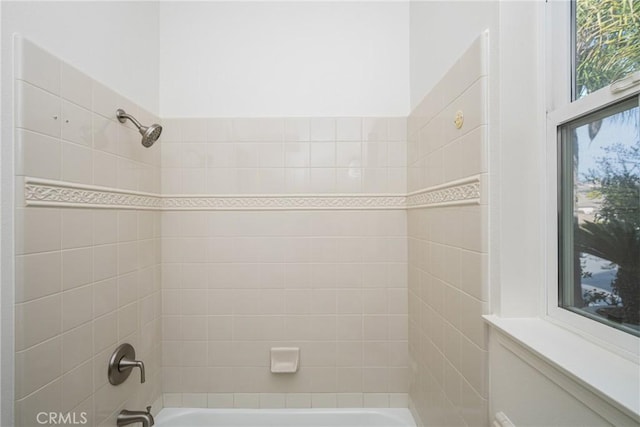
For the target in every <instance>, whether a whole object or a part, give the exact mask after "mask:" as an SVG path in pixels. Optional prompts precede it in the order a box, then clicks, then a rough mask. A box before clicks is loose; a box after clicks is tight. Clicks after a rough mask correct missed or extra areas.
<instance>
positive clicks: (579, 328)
mask: <svg viewBox="0 0 640 427" xmlns="http://www.w3.org/2000/svg"><path fill="white" fill-rule="evenodd" d="M546 18H547V23H548V27H547V31H546V50H547V66H546V72H547V103H546V104H547V120H546V124H547V141H546V142H547V143H546V165H547V172H546V177H547V183H546V186H545V188H546V195H547V200H546V211H545V212H546V221H545V222H546V224H547V233H546V234H547V236H546V237H547V248H546V251H545V252H546V254H547V256H546V279H547V280H546V282H547V284H548V286H547V288H546V310H545V313H544V318H545V319H546V320H548V321H550V322H552V323H555V324H558V325H559V326H562V327H564V328H566V329H569V330H571V331H573V332H576V333H578V334H580V335H581V336H583V337H585V338H587V339H589V340H591V341H593V342H595V343H597V344H599V345H601V346H604V347H606V348H607V349H609V350H611V351H613V352H615V353H617V354H619V355H621V356H623V357H625V358H627V359H629V360H632V361H634V362H636V363H637V361H638V358H639V357H640V338H638V337H636V336H633V335H632V334H629V333H626V332H624V331H621V330H618V329H616V328H613V327H611V326H608V325H606V324H603V323H600V322H598V321H596V320H593V319H590V318H588V317H585V316H582V315H580V314H577V313H574V312H572V311H570V310H567V309H564V308H561V307H559V305H558V293H559V289H560V288H559V287H560V286H561V284H560V282H559V279H558V262H559V261H558V259H559V258H558V255H559V253H558V238H559V236H558V212H559V211H558V142H559V141H558V138H559V137H558V127H559V126H561V125H562V124H564V123H567V122H570V121H572V120H574V119H576V118H579V117H581V116H584V115H586V114H589V113H591V112H594V111H597V110H600V109H603V108H605V107H607V106H609V105H611V104H614V103H616V102H619V101H621V100H623V99H626V98H629V97H632V96H638V97H639V99H640V82H638V84H634V85H630V87H627V88H626V89H621V90H616V91H615V92H614V91H612V90H611V86H607V87H605V88H602V89H600V90H598V91H596V92H593V93H591V94H589V95H587V96H585V97H583V98H581V99H578V100H576V101H573V102H571V90H572V86H573V83H572V81H571V79H572V75H571V69H572V67H571V66H572V64H571V62H572V59H571V58H572V54H571V44H570V43H571V41H572V37H571V33H572V31H573V29H572V25H573V24H572V23H571V21H570V19H571V1H566V0H565V1H549V2H548V3H547V10H546Z"/></svg>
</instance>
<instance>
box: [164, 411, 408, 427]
mask: <svg viewBox="0 0 640 427" xmlns="http://www.w3.org/2000/svg"><path fill="white" fill-rule="evenodd" d="M155 425H156V426H157V427H178V426H179V427H205V426H213V427H216V426H224V427H249V426H251V427H267V426H269V427H271V426H273V427H275V426H278V427H415V426H416V423H415V421H414V420H413V417H412V416H411V413H410V412H409V409H406V408H390V409H387V408H384V409H377V408H376V409H363V408H354V409H191V408H164V409H162V410H161V411H160V413H159V414H158V416H157V417H156V424H155Z"/></svg>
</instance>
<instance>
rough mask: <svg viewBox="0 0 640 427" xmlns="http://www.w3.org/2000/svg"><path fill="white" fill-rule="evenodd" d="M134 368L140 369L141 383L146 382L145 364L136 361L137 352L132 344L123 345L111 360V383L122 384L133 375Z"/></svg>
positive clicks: (109, 375)
mask: <svg viewBox="0 0 640 427" xmlns="http://www.w3.org/2000/svg"><path fill="white" fill-rule="evenodd" d="M132 368H140V382H141V383H143V382H145V373H144V363H142V361H141V360H136V351H135V349H134V348H133V346H132V345H131V344H127V343H125V344H122V345H120V346H119V347H118V348H116V350H115V351H114V352H113V354H112V355H111V358H110V359H109V369H108V371H107V375H108V377H109V382H110V383H111V384H113V385H119V384H122V383H123V382H124V381H125V380H126V379H127V378H129V375H131V370H132Z"/></svg>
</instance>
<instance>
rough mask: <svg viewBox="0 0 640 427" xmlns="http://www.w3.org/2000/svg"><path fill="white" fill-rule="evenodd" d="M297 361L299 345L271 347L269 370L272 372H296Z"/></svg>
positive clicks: (298, 359) (298, 358)
mask: <svg viewBox="0 0 640 427" xmlns="http://www.w3.org/2000/svg"><path fill="white" fill-rule="evenodd" d="M299 361H300V348H299V347H272V348H271V372H272V373H274V374H293V373H295V372H297V371H298V364H299Z"/></svg>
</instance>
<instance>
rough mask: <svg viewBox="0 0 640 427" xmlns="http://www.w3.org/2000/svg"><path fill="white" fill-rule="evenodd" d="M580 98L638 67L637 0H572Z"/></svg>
mask: <svg viewBox="0 0 640 427" xmlns="http://www.w3.org/2000/svg"><path fill="white" fill-rule="evenodd" d="M576 3H577V5H576V20H577V22H576V28H577V29H576V64H577V70H576V91H577V97H578V98H580V97H582V96H584V95H586V94H588V93H591V92H593V91H595V90H598V89H600V88H603V87H605V86H607V85H609V84H611V83H612V82H613V81H615V80H617V79H619V78H621V77H624V76H626V75H628V74H629V73H632V72H634V71H636V70H640V0H577V1H576Z"/></svg>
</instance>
